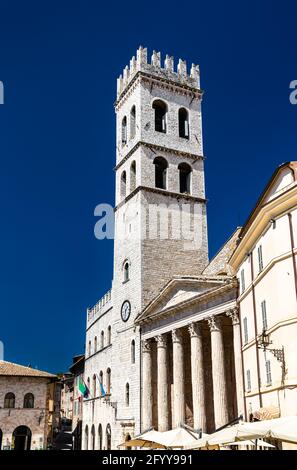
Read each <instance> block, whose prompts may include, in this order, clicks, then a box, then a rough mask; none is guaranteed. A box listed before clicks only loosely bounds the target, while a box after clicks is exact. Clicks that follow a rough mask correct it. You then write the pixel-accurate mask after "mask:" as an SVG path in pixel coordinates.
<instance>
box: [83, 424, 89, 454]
mask: <svg viewBox="0 0 297 470" xmlns="http://www.w3.org/2000/svg"><path fill="white" fill-rule="evenodd" d="M88 446H89V428H88V425H86V427H85V445H84V448H85V450H88Z"/></svg>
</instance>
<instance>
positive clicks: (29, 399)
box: [24, 393, 34, 408]
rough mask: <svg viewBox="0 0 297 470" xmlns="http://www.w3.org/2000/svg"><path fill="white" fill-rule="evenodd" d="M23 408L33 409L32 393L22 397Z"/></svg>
mask: <svg viewBox="0 0 297 470" xmlns="http://www.w3.org/2000/svg"><path fill="white" fill-rule="evenodd" d="M24 408H34V395H33V393H26V395H25V396H24Z"/></svg>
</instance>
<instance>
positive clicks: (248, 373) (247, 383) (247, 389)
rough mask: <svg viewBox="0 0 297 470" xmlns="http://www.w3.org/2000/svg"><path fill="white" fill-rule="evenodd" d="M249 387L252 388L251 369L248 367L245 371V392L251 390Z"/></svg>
mask: <svg viewBox="0 0 297 470" xmlns="http://www.w3.org/2000/svg"><path fill="white" fill-rule="evenodd" d="M251 388H252V384H251V371H250V370H249V369H248V370H247V371H246V391H247V392H250V391H251Z"/></svg>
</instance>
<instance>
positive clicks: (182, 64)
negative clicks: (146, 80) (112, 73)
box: [117, 46, 200, 98]
mask: <svg viewBox="0 0 297 470" xmlns="http://www.w3.org/2000/svg"><path fill="white" fill-rule="evenodd" d="M138 72H145V73H146V74H149V75H152V76H153V77H156V78H163V79H167V80H170V81H174V82H176V83H177V84H179V85H187V86H189V87H192V88H197V89H199V88H200V74H199V65H195V64H192V66H191V69H190V72H189V74H188V71H187V63H186V61H185V60H182V59H179V61H178V64H177V69H176V71H175V70H174V58H173V57H172V56H169V55H166V57H165V60H164V67H162V64H161V52H156V51H153V54H152V56H151V61H150V63H149V62H148V56H147V48H146V47H142V46H140V47H139V48H138V49H137V52H136V58H135V56H133V57H132V59H131V60H130V66H128V65H127V66H126V67H125V68H124V70H123V73H122V74H121V75H120V76H119V78H118V79H117V98H119V97H120V95H121V94H122V93H123V91H124V90H125V88H126V87H127V86H128V85H129V83H130V82H131V80H132V79H133V78H134V77H135V75H136V74H137V73H138Z"/></svg>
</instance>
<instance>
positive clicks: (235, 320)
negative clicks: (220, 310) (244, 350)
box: [226, 307, 239, 325]
mask: <svg viewBox="0 0 297 470" xmlns="http://www.w3.org/2000/svg"><path fill="white" fill-rule="evenodd" d="M238 311H239V309H238V307H233V308H230V309H229V310H227V311H226V315H227V317H230V318H231V320H232V325H238V324H239V314H238Z"/></svg>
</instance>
